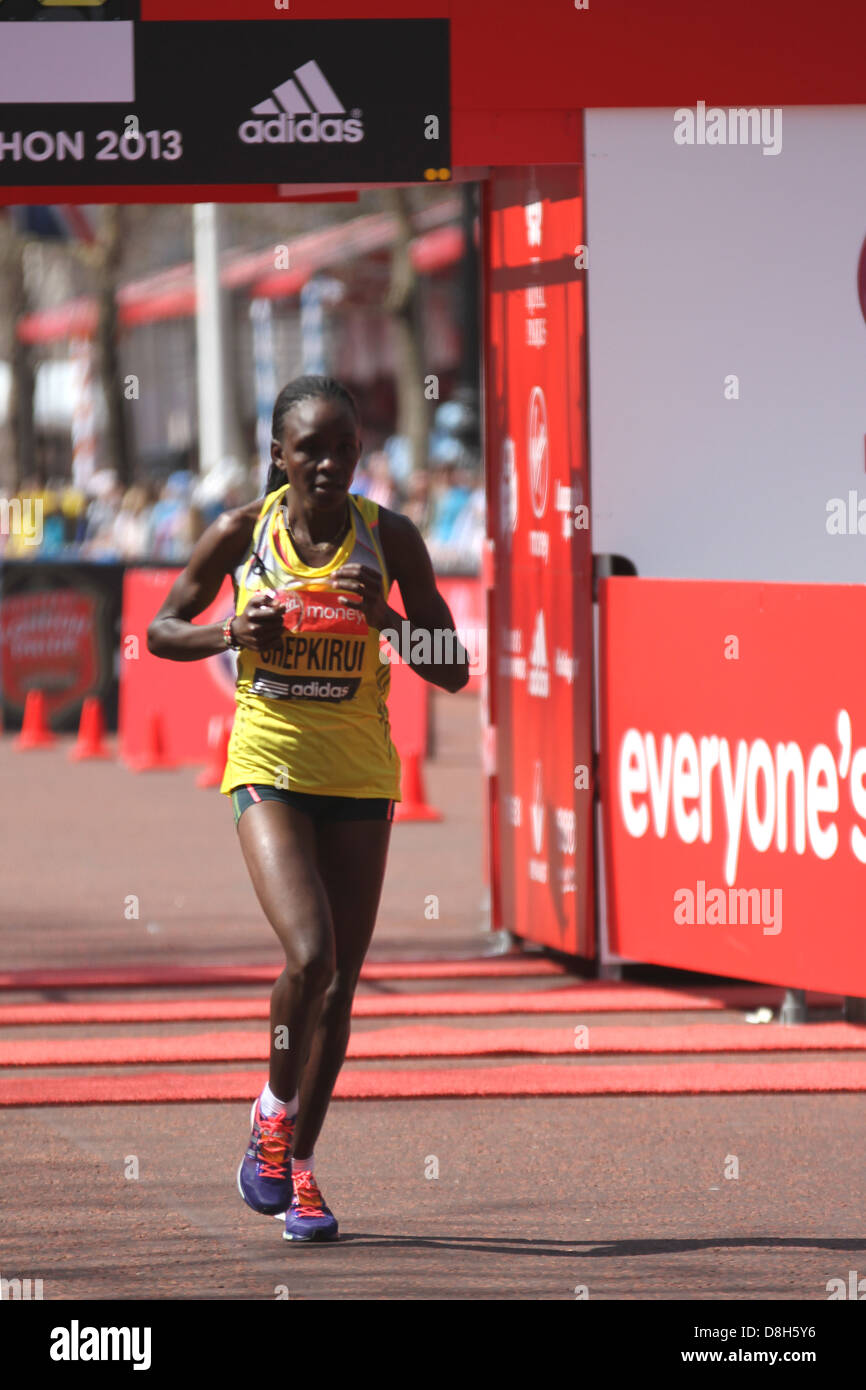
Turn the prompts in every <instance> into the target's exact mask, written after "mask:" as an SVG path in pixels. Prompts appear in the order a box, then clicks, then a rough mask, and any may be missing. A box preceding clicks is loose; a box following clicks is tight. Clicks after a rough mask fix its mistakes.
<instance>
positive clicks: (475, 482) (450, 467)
mask: <svg viewBox="0 0 866 1390" xmlns="http://www.w3.org/2000/svg"><path fill="white" fill-rule="evenodd" d="M484 532H485V498H484V488H483V486H482V485H481V482H480V479H479V478H478V476H477V475H476V474H474V473H473V472H472V471H471V470H470V469H468V468H457V467H456V466H455V465H454V464H453V463H448V464H446V465H445V467H444V468H440V469H439V472H438V477H437V480H436V484H435V487H434V495H433V518H432V522H431V524H430V528H429V530H428V532H427V536H426V540H427V548H428V549H429V551H430V555H431V558H432V560H433V564H434V565H435V567H436V569H437V570H440V571H441V572H443V573H444V572H447V571H454V570H465V571H467V572H469V573H477V572H478V570H479V568H480V562H481V546H482V543H483V539H484Z"/></svg>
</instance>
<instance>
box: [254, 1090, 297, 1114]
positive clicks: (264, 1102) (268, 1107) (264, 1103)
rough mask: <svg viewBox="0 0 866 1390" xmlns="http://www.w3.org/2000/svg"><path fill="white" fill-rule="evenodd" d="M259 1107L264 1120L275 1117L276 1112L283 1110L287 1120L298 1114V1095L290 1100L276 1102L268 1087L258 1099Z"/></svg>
mask: <svg viewBox="0 0 866 1390" xmlns="http://www.w3.org/2000/svg"><path fill="white" fill-rule="evenodd" d="M259 1107H260V1109H261V1112H262V1114H263V1115H264V1117H265V1119H268V1118H269V1116H271V1115H276V1113H277V1111H278V1110H285V1112H286V1114H287V1115H288V1116H289V1118H291V1117H292V1115H297V1113H298V1093H297V1091H295V1094H294V1095H293V1096H292V1099H291V1100H278V1099H277V1097H276V1096H275V1095H274V1093H273V1091H272V1090H271V1088H270V1086H265V1089H264V1090H263V1091H262V1094H261V1096H260V1097H259Z"/></svg>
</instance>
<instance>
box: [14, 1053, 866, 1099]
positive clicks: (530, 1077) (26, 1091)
mask: <svg viewBox="0 0 866 1390" xmlns="http://www.w3.org/2000/svg"><path fill="white" fill-rule="evenodd" d="M262 1080H263V1072H262V1070H261V1069H257V1070H256V1071H248V1072H241V1071H233V1072H201V1073H198V1074H189V1073H186V1074H185V1073H183V1072H132V1073H130V1074H129V1075H126V1076H83V1077H68V1076H45V1077H38V1078H37V1077H32V1076H23V1077H13V1078H11V1079H9V1078H0V1105H15V1106H25V1105H121V1104H134V1103H142V1102H143V1103H149V1104H156V1103H161V1102H165V1101H246V1102H247V1103H249V1101H250V1100H251V1098H252V1097H253V1096H254V1095H255V1094H256V1093H257V1091H258V1090H259V1089H260V1088H261V1085H262ZM767 1091H773V1092H780V1091H789V1092H810V1091H812V1092H815V1091H837V1092H855V1091H856V1092H860V1091H866V1061H859V1060H856V1061H843V1062H836V1061H833V1062H782V1063H756V1062H712V1063H709V1062H708V1063H700V1062H683V1063H679V1064H675V1065H671V1064H670V1063H664V1064H661V1065H658V1066H639V1067H635V1066H610V1067H608V1066H600V1067H597V1066H579V1065H578V1066H555V1065H554V1066H551V1065H549V1064H545V1063H543V1062H541V1063H534V1064H523V1065H520V1066H513V1067H473V1068H454V1069H451V1070H432V1069H431V1070H425V1071H405V1070H404V1071H343V1072H342V1073H341V1074H340V1076H339V1077H338V1079H337V1086H336V1090H335V1092H334V1096H335V1098H336V1099H339V1100H409V1099H413V1098H416V1097H417V1098H422V1097H434V1096H442V1097H456V1096H593V1095H610V1096H625V1095H635V1096H636V1095H709V1094H735V1093H738V1094H747V1093H752V1092H767Z"/></svg>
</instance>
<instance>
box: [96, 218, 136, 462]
mask: <svg viewBox="0 0 866 1390" xmlns="http://www.w3.org/2000/svg"><path fill="white" fill-rule="evenodd" d="M124 220H125V219H124V209H123V208H122V207H121V206H118V205H112V206H109V207H106V208H104V209H103V221H102V226H101V229H100V233H99V248H100V253H101V254H100V255H99V259H98V263H97V271H96V275H97V300H98V304H99V319H98V326H97V330H96V340H97V345H98V358H99V378H100V383H101V385H102V393H103V395H104V397H105V406H106V421H105V436H104V449H103V462H104V466H105V467H107V468H113V469H114V470H115V472H116V473H117V477H118V480H119V482H120V483H121V485H122V486H123V487H127V486H128V484H129V483H130V482H131V481H132V476H131V475H132V460H131V459H130V451H129V442H128V437H127V430H126V418H125V415H124V404H123V402H124V396H123V381H122V380H121V375H120V372H121V366H120V350H119V343H118V319H117V286H118V270H119V267H120V259H121V255H122V252H123V232H124Z"/></svg>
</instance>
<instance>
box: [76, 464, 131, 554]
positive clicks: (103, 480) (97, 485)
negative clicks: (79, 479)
mask: <svg viewBox="0 0 866 1390" xmlns="http://www.w3.org/2000/svg"><path fill="white" fill-rule="evenodd" d="M87 491H88V492H89V493H90V495H91V498H92V499H93V500H92V501H91V503H90V506H89V507H88V509H87V529H86V531H85V534H84V542H83V544H82V547H81V553H82V555H84V556H85V557H86V558H88V559H91V560H113V559H114V558H115V557H116V554H117V552H116V549H115V541H114V523H115V521H116V519H117V515H118V513H119V511H120V505H121V503H122V501H123V489H122V487H121V486H120V483H119V481H118V478H117V474H116V473H115V471H114V469H113V468H103V469H101V470H100V471H99V472H98V473H94V474H93V477H92V478H90V479H89V481H88V483H87Z"/></svg>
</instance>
